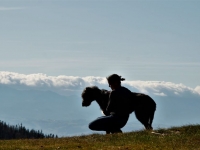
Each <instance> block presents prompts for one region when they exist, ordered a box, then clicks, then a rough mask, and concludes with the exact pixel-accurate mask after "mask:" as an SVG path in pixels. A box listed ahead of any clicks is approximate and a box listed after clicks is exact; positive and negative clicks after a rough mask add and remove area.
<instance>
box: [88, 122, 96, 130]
mask: <svg viewBox="0 0 200 150" xmlns="http://www.w3.org/2000/svg"><path fill="white" fill-rule="evenodd" d="M88 127H89V129H90V130H95V125H94V123H93V122H92V123H90V124H89V125H88Z"/></svg>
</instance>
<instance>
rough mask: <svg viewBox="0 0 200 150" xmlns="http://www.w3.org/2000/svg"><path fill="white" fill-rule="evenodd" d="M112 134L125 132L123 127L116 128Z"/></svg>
mask: <svg viewBox="0 0 200 150" xmlns="http://www.w3.org/2000/svg"><path fill="white" fill-rule="evenodd" d="M111 133H112V134H114V133H123V132H122V130H121V129H115V130H113V131H111Z"/></svg>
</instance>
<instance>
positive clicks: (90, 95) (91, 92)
mask: <svg viewBox="0 0 200 150" xmlns="http://www.w3.org/2000/svg"><path fill="white" fill-rule="evenodd" d="M96 89H98V88H97V87H86V88H85V89H84V90H83V92H82V94H81V96H82V106H85V107H87V106H90V104H91V103H92V101H94V100H95V91H96Z"/></svg>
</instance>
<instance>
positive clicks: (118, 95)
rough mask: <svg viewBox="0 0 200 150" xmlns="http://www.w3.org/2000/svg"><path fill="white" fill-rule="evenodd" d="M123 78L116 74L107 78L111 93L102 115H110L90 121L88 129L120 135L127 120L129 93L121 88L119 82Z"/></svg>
mask: <svg viewBox="0 0 200 150" xmlns="http://www.w3.org/2000/svg"><path fill="white" fill-rule="evenodd" d="M124 80H125V79H124V78H121V76H119V75H117V74H112V75H110V76H108V77H107V81H108V84H109V87H110V88H111V90H112V91H111V92H110V95H109V102H108V106H107V109H106V112H104V114H107V113H110V114H109V115H108V116H102V117H99V118H97V119H96V120H94V121H92V122H91V123H90V124H89V128H90V129H91V130H95V131H106V133H107V134H109V133H121V132H122V131H121V128H123V127H124V126H125V125H126V123H127V121H128V119H129V113H130V111H129V108H128V107H129V106H130V105H129V100H130V96H131V91H130V90H129V89H127V88H125V87H123V86H121V81H124Z"/></svg>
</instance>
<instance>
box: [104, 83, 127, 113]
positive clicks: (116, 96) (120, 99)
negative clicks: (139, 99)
mask: <svg viewBox="0 0 200 150" xmlns="http://www.w3.org/2000/svg"><path fill="white" fill-rule="evenodd" d="M130 97H131V91H130V90H129V89H127V88H125V87H123V86H120V87H118V88H116V89H114V90H113V91H111V93H110V96H109V104H108V107H107V111H108V112H111V114H113V115H114V114H115V115H120V116H122V115H128V114H129V113H130V111H129V106H130Z"/></svg>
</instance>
